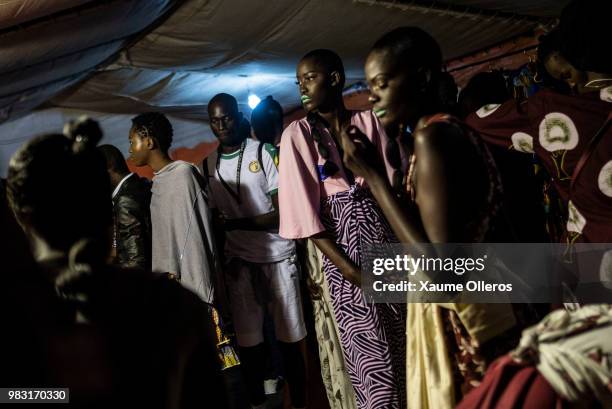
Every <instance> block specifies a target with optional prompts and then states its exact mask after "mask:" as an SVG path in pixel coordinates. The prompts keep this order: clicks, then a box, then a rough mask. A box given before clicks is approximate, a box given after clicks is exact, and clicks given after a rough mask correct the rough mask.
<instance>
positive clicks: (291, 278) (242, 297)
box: [225, 256, 306, 347]
mask: <svg viewBox="0 0 612 409" xmlns="http://www.w3.org/2000/svg"><path fill="white" fill-rule="evenodd" d="M231 264H232V265H233V266H236V267H235V268H236V269H237V271H236V270H235V271H231V272H230V271H228V272H227V273H226V274H225V277H226V281H227V288H228V293H229V301H230V304H231V311H232V319H233V321H234V329H235V330H236V337H237V338H238V345H240V346H242V347H253V346H256V345H258V344H260V343H262V342H263V340H264V337H263V324H264V306H265V307H266V308H267V309H268V311H269V313H270V315H271V316H272V319H273V321H274V329H275V335H276V339H278V340H279V341H281V342H287V343H291V342H297V341H299V340H301V339H303V338H304V337H305V336H306V326H305V325H304V313H303V311H302V299H301V296H300V284H299V279H298V269H297V266H296V259H295V256H292V257H290V258H287V259H285V260H282V261H278V262H276V263H266V264H259V263H258V264H255V263H252V264H249V263H246V262H244V263H235V262H234V263H231ZM253 265H255V267H253Z"/></svg>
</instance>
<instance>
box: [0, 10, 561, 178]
mask: <svg viewBox="0 0 612 409" xmlns="http://www.w3.org/2000/svg"><path fill="white" fill-rule="evenodd" d="M565 3H567V1H556V0H445V1H444V2H442V3H440V2H435V3H433V4H432V3H431V2H425V1H395V2H392V1H377V0H354V1H351V0H304V1H291V0H268V1H252V0H184V1H181V0H105V1H91V0H90V1H87V0H54V1H48V0H0V72H2V78H3V81H2V82H1V83H0V122H2V124H1V125H0V175H2V176H4V175H5V173H6V166H7V163H8V162H7V158H8V157H9V156H10V155H11V154H12V153H13V152H14V151H15V149H16V148H17V147H18V146H19V145H21V144H22V143H23V141H24V140H27V139H28V138H29V137H30V136H32V135H34V134H37V133H41V132H49V131H59V130H60V128H61V127H60V125H61V122H62V121H63V119H65V118H66V117H67V116H70V115H75V113H78V112H80V111H88V113H90V114H91V115H93V116H95V117H99V118H101V119H103V127H104V130H105V133H106V136H105V141H104V142H106V143H113V144H116V145H118V146H119V147H121V148H125V147H126V138H127V135H126V129H129V118H130V117H131V116H133V115H134V114H136V113H138V112H144V111H149V110H159V111H163V112H166V113H167V114H169V115H170V116H171V118H172V119H173V122H174V121H178V120H180V119H183V120H184V121H182V122H181V125H179V127H180V128H181V132H184V133H183V134H182V135H180V134H179V132H177V143H178V141H179V140H180V143H181V145H182V146H193V145H195V144H197V143H199V142H202V141H206V140H211V133H210V130H209V129H208V126H207V123H206V103H207V101H209V100H210V98H211V97H212V96H213V95H215V94H216V93H218V92H228V93H230V94H233V95H234V96H236V98H237V99H238V101H239V104H240V106H241V109H242V110H243V112H245V114H247V115H249V114H250V109H249V108H248V106H247V105H246V103H247V97H248V95H249V93H255V94H257V95H259V96H260V97H262V98H263V97H264V96H266V95H273V96H274V98H275V99H277V100H278V101H279V102H280V103H281V105H283V107H284V108H285V110H286V111H289V110H292V109H294V108H296V107H298V106H299V96H298V92H297V88H296V86H295V85H294V81H295V65H296V63H297V61H298V59H299V58H300V57H301V56H302V55H303V54H305V53H306V52H307V51H309V50H312V49H315V48H330V49H333V50H334V51H336V52H337V53H338V54H339V55H340V56H341V57H342V58H343V60H344V62H345V66H346V70H347V84H349V85H350V84H352V83H355V82H358V81H361V80H362V79H363V78H362V77H363V69H362V67H363V60H364V57H365V55H366V53H367V51H368V49H369V47H370V46H371V45H372V43H373V42H374V41H375V40H376V39H377V38H378V37H380V36H381V35H382V34H383V33H385V32H387V31H389V30H390V29H392V28H394V27H398V26H402V25H416V26H419V27H422V28H423V29H425V30H427V31H428V32H430V33H431V34H432V35H433V36H434V37H435V38H436V39H437V40H438V42H439V43H440V44H441V46H442V50H443V53H444V57H445V59H447V60H448V59H452V58H455V57H458V56H461V55H466V54H469V53H472V52H474V51H477V50H480V49H483V48H486V47H488V46H491V45H492V44H496V43H499V42H501V41H504V40H507V39H509V38H512V37H514V36H516V35H519V34H522V33H525V32H528V31H530V30H533V29H534V28H536V27H537V26H538V25H539V24H541V23H545V22H548V21H550V19H551V18H552V17H555V16H558V14H559V12H560V10H561V8H562V7H563V5H564V4H565ZM112 114H117V115H118V116H116V117H115V118H113V115H112ZM124 122H125V123H124ZM187 124H191V126H192V128H191V129H190V130H189V131H188V130H187V128H188V127H187ZM177 131H178V130H177ZM124 151H125V149H124Z"/></svg>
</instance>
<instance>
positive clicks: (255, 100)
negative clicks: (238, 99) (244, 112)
mask: <svg viewBox="0 0 612 409" xmlns="http://www.w3.org/2000/svg"><path fill="white" fill-rule="evenodd" d="M260 101H261V99H260V98H259V97H258V96H257V95H255V94H251V95H249V107H251V109H255V107H256V106H257V104H259V102H260Z"/></svg>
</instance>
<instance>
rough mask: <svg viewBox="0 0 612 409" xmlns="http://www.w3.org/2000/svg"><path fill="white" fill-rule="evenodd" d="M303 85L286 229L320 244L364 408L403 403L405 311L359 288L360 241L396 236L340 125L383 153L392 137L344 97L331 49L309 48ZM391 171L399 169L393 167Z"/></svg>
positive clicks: (289, 149)
mask: <svg viewBox="0 0 612 409" xmlns="http://www.w3.org/2000/svg"><path fill="white" fill-rule="evenodd" d="M297 79H298V81H297V83H298V85H299V89H300V94H301V100H302V103H303V105H304V108H305V109H306V111H308V115H307V117H306V118H304V119H301V120H298V121H295V122H293V123H291V124H290V125H289V126H288V127H287V129H285V131H284V133H283V136H282V138H281V154H280V166H279V169H280V172H279V175H280V180H279V204H280V235H281V236H283V237H285V238H288V239H300V238H310V239H312V240H313V241H314V242H315V244H316V245H317V246H318V247H319V249H321V251H322V253H323V254H324V256H323V269H324V272H325V276H326V279H327V281H328V284H329V290H330V294H331V298H332V305H333V310H334V315H335V318H336V321H337V322H338V327H339V332H340V339H341V343H342V349H343V353H344V357H345V360H346V364H347V368H348V372H349V376H350V378H351V382H352V384H353V388H354V390H355V396H356V400H357V405H358V407H359V408H383V407H384V408H400V407H404V401H405V396H404V390H403V389H404V388H403V385H404V381H403V379H404V373H405V366H404V362H405V359H404V356H405V311H404V308H401V306H400V305H395V304H373V303H369V304H368V302H367V300H366V298H365V296H364V294H363V292H362V291H361V288H360V287H359V286H360V282H361V277H360V275H361V271H360V267H359V263H360V257H361V251H362V246H363V245H367V244H376V243H389V242H392V241H395V238H394V237H393V234H392V233H391V229H390V228H389V225H388V223H387V221H386V220H385V218H384V216H383V215H382V212H381V211H380V209H379V207H378V205H377V204H376V202H375V201H374V199H373V198H372V195H371V194H370V192H369V190H368V188H367V187H366V186H365V183H364V180H363V178H360V177H355V176H353V174H352V173H351V172H350V171H349V170H348V169H345V167H344V165H343V163H342V160H341V155H342V154H341V152H339V151H340V145H339V144H338V138H339V135H340V132H341V129H343V128H346V127H348V126H350V125H353V126H356V127H357V128H359V129H360V130H361V131H362V132H363V133H364V134H365V135H367V137H368V138H369V140H370V141H371V142H372V143H373V144H374V145H375V146H376V147H377V149H378V151H379V154H380V155H381V156H382V157H385V155H383V149H384V148H385V146H386V142H387V141H386V136H385V135H384V130H383V129H382V127H381V125H380V123H379V122H378V120H377V119H376V117H375V116H374V115H373V114H372V113H371V112H370V111H365V112H351V111H348V110H347V109H346V108H345V106H344V103H343V99H342V90H343V86H344V79H345V77H344V68H343V65H342V61H341V60H340V58H339V57H338V56H337V55H336V54H335V53H333V52H332V51H329V50H315V51H311V52H310V53H308V54H306V56H304V57H303V58H302V59H301V60H300V63H299V64H298V67H297ZM387 173H388V175H389V176H390V175H391V174H392V173H393V169H391V167H390V166H387Z"/></svg>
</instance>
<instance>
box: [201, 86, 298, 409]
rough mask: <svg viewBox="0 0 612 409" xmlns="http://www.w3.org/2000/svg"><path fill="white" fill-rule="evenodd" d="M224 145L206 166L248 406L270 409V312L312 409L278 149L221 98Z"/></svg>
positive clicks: (214, 115) (217, 110) (219, 126)
mask: <svg viewBox="0 0 612 409" xmlns="http://www.w3.org/2000/svg"><path fill="white" fill-rule="evenodd" d="M208 115H209V118H210V126H211V129H212V131H213V133H214V134H215V136H216V137H217V139H218V140H219V148H218V150H217V152H215V153H213V154H212V155H211V156H209V157H208V158H207V159H206V160H205V162H204V164H203V171H204V175H205V176H207V178H206V179H207V182H208V183H207V190H208V196H209V206H210V207H211V208H212V209H213V215H214V217H215V218H216V219H217V223H216V224H217V226H219V227H220V228H221V229H222V230H223V231H224V239H225V246H224V247H225V250H224V254H225V259H226V262H225V268H224V271H225V279H226V282H227V287H228V293H229V301H230V304H231V311H232V318H233V321H234V327H235V330H236V335H237V338H238V344H239V346H240V351H241V360H242V363H243V365H244V370H245V374H246V378H247V379H246V381H247V386H248V389H249V400H250V402H251V405H253V407H254V408H263V407H265V400H266V398H265V394H264V388H263V380H264V375H265V356H266V355H265V351H264V345H263V341H264V337H263V320H264V308H267V309H268V311H269V312H270V315H271V316H272V319H273V320H274V328H275V333H276V338H277V339H278V341H279V344H280V350H281V353H282V356H283V360H284V363H285V370H286V377H287V383H288V384H289V390H290V395H291V401H292V405H293V407H294V408H301V407H304V406H305V396H304V395H305V368H304V361H303V357H302V354H301V351H300V346H299V341H301V340H302V339H304V338H305V336H306V328H305V325H304V317H303V312H302V303H301V298H300V290H299V281H298V269H297V260H296V255H295V244H294V243H293V241H291V240H286V239H283V238H281V237H280V236H279V235H278V223H279V221H278V220H279V219H278V217H279V216H278V199H277V189H278V170H277V164H278V159H277V154H276V149H275V148H274V147H273V146H272V145H269V144H261V143H260V142H257V141H254V140H252V139H250V138H249V129H248V123H247V122H246V120H244V118H243V117H242V113H241V112H239V110H238V104H237V102H236V99H235V98H234V97H232V96H231V95H228V94H218V95H216V96H215V97H213V99H212V100H211V101H210V102H209V104H208Z"/></svg>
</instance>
